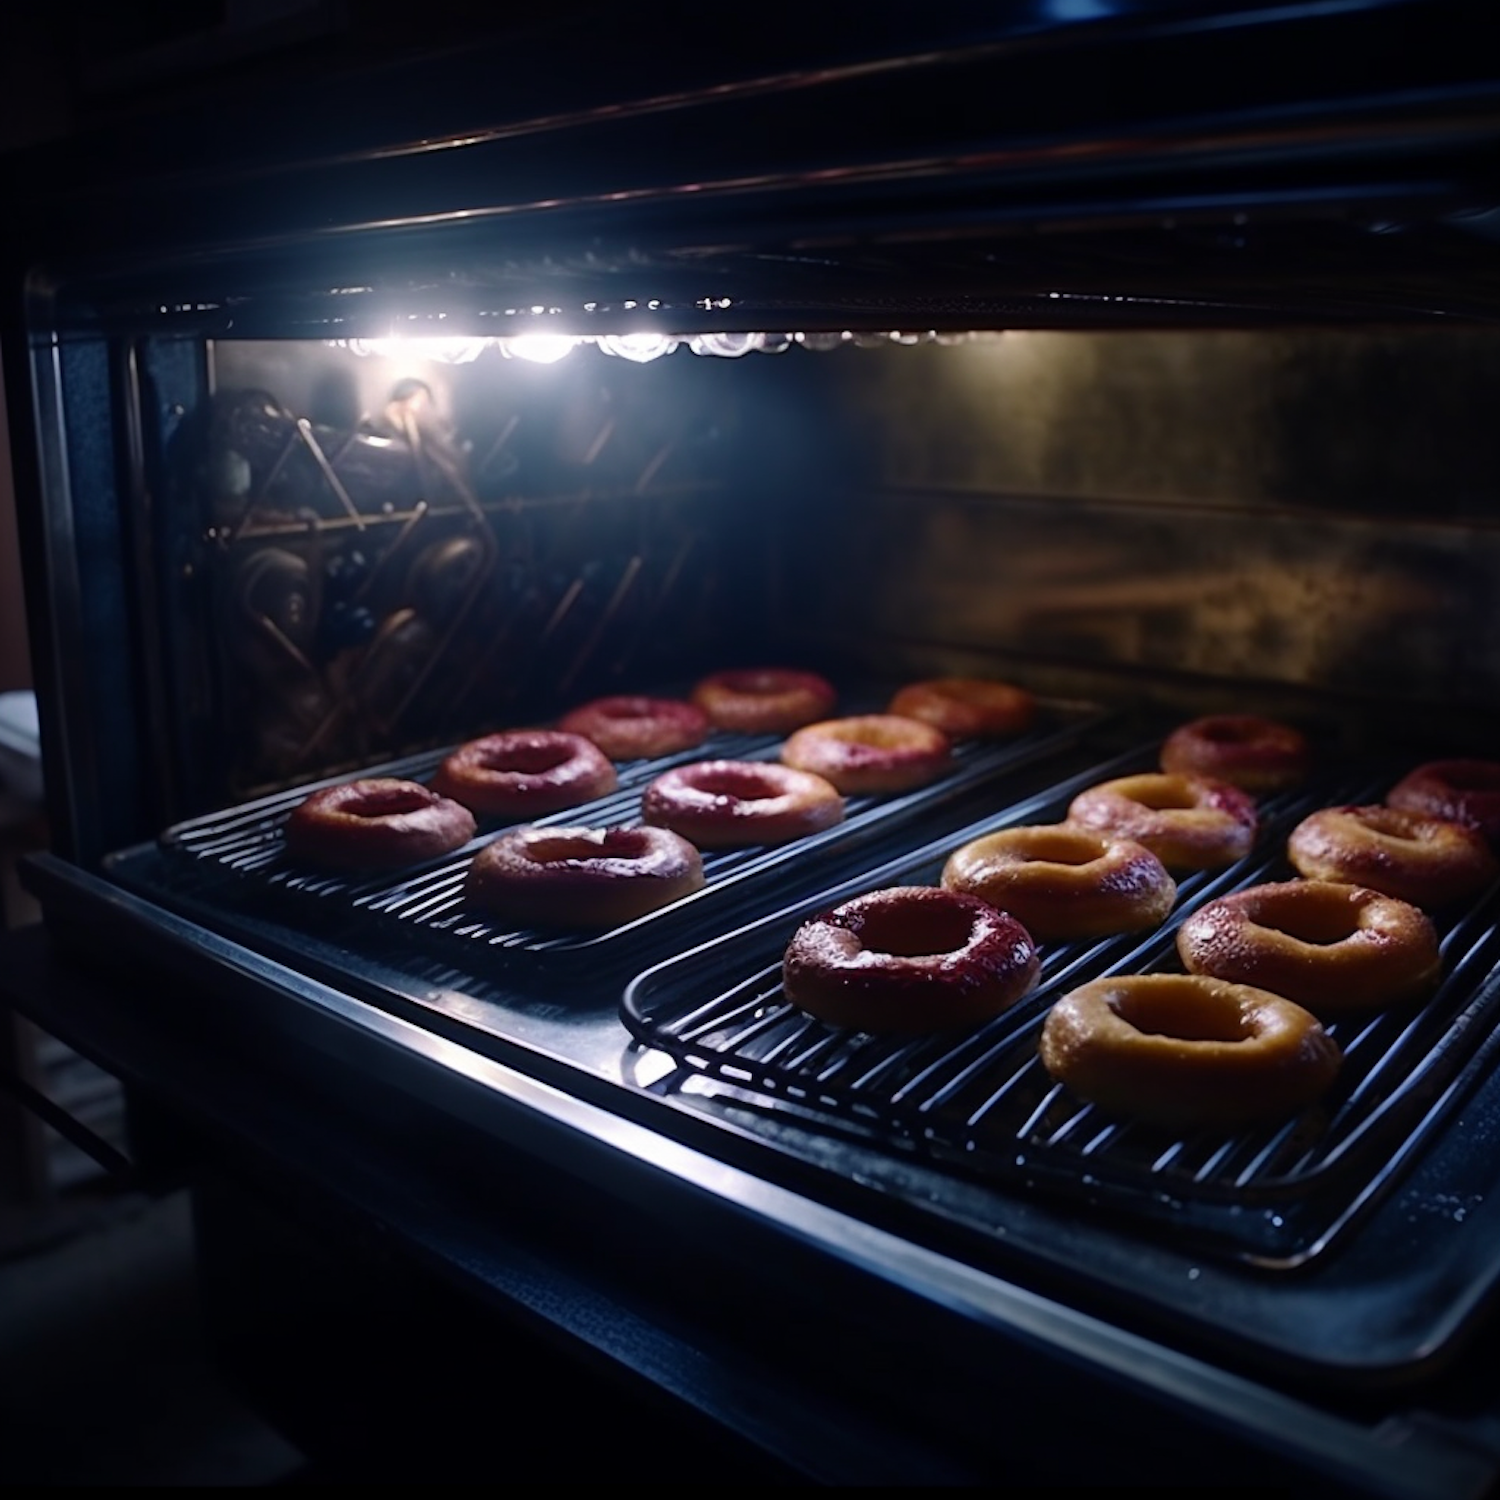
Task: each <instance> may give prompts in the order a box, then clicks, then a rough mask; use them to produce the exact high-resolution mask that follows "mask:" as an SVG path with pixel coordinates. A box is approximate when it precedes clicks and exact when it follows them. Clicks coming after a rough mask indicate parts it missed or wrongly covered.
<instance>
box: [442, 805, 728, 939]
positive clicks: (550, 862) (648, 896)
mask: <svg viewBox="0 0 1500 1500" xmlns="http://www.w3.org/2000/svg"><path fill="white" fill-rule="evenodd" d="M702 885H703V861H702V860H701V859H699V857H698V851H697V850H696V849H695V848H693V846H692V845H691V844H690V843H688V841H687V840H686V839H684V838H680V837H678V835H677V834H675V833H672V832H671V831H670V830H669V829H666V828H513V829H511V830H510V831H509V832H508V833H503V834H501V835H500V837H499V838H497V839H496V840H495V841H494V842H493V843H490V844H486V845H485V847H484V848H483V849H481V850H480V851H479V853H478V854H477V855H475V856H474V862H473V864H472V865H471V866H470V867H469V874H468V879H467V881H466V883H465V886H464V889H465V892H466V894H467V896H468V898H469V900H470V901H471V902H472V903H473V904H474V905H475V906H479V907H483V908H484V909H485V910H486V911H490V912H493V913H495V914H496V915H497V916H501V917H504V918H505V919H506V920H507V921H510V922H514V923H516V925H517V926H521V927H575V928H576V927H591V928H597V927H618V926H620V925H622V924H623V923H625V922H633V921H634V920H635V919H636V918H637V917H643V916H645V915H646V913H647V912H652V911H656V910H657V909H658V908H660V907H663V906H666V905H667V904H668V903H669V902H672V901H676V900H678V899H680V898H681V897H683V896H687V895H691V894H692V892H694V891H696V890H698V889H700V888H701V887H702Z"/></svg>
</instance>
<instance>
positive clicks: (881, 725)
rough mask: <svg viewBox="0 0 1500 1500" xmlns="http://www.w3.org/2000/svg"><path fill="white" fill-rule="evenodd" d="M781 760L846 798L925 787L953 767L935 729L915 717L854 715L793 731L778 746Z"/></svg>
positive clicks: (942, 736)
mask: <svg viewBox="0 0 1500 1500" xmlns="http://www.w3.org/2000/svg"><path fill="white" fill-rule="evenodd" d="M781 758H782V760H783V761H784V762H785V763H786V764H787V765H789V766H795V767H796V768H797V769H798V770H799V771H811V772H812V773H813V774H814V775H815V776H822V777H823V778H824V779H825V780H828V781H831V782H832V783H833V784H834V786H836V787H837V788H838V789H839V791H841V792H842V793H843V794H844V795H845V796H846V797H852V796H858V795H861V794H868V793H872V792H904V791H906V790H907V789H908V788H910V787H916V786H925V785H926V784H927V783H928V782H929V781H935V780H937V778H938V777H939V776H941V775H942V774H943V773H944V772H945V771H947V770H948V768H949V767H950V766H951V765H952V764H953V747H952V746H951V745H950V744H949V742H948V736H947V735H946V734H944V733H943V731H942V730H941V729H934V728H933V727H932V725H931V724H924V723H922V722H921V720H920V719H906V718H902V717H901V716H900V715H899V714H860V715H857V716H856V717H854V718H851V719H824V720H823V721H822V722H821V723H819V724H809V725H808V726H807V727H806V728H805V729H799V730H798V731H797V732H796V734H794V735H792V737H791V738H790V739H789V740H787V742H786V744H784V745H783V746H782V747H781Z"/></svg>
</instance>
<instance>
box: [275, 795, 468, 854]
mask: <svg viewBox="0 0 1500 1500" xmlns="http://www.w3.org/2000/svg"><path fill="white" fill-rule="evenodd" d="M473 837H474V816H473V814H472V813H471V812H470V811H469V810H468V808H466V807H462V806H460V805H459V804H458V803H457V802H454V801H451V800H450V799H449V798H447V797H443V796H440V795H439V794H438V793H437V792H434V791H429V790H428V789H427V788H426V787H425V786H423V785H422V784H421V783H420V782H417V781H401V780H398V779H397V778H396V777H394V776H372V777H367V778H366V779H364V780H362V781H345V782H342V783H341V784H340V785H338V786H327V787H324V788H323V789H322V790H321V791H317V792H313V793H312V795H311V796H309V797H307V798H306V799H304V800H303V801H302V802H299V803H298V804H297V806H296V807H294V808H293V809H292V811H291V813H290V814H289V816H288V817H287V820H286V849H287V853H288V854H289V855H290V856H291V857H292V858H293V859H294V860H298V861H300V862H302V863H306V864H310V865H320V866H323V867H325V868H328V869H333V870H350V871H358V870H392V869H397V868H399V867H400V866H402V865H415V864H420V863H421V862H422V861H423V860H428V859H437V858H438V857H439V856H440V855H444V854H449V853H451V852H452V851H453V850H454V849H457V848H459V847H460V846H462V845H464V844H467V843H468V842H469V840H470V839H471V838H473Z"/></svg>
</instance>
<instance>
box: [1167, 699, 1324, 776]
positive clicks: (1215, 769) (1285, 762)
mask: <svg viewBox="0 0 1500 1500" xmlns="http://www.w3.org/2000/svg"><path fill="white" fill-rule="evenodd" d="M1311 758H1312V752H1311V749H1310V747H1309V746H1308V743H1307V740H1306V738H1305V737H1304V736H1303V734H1302V732H1301V731H1300V730H1297V729H1293V728H1292V726H1291V725H1290V724H1281V723H1278V722H1277V721H1276V720H1275V719H1262V718H1259V717H1258V716H1257V715H1255V714H1212V715H1210V716H1209V717H1208V718H1205V719H1194V720H1193V721H1192V722H1191V723H1188V724H1183V725H1181V726H1180V727H1179V728H1177V729H1174V730H1173V731H1172V733H1171V734H1169V735H1168V736H1167V739H1166V743H1165V744H1163V745H1162V747H1161V768H1162V770H1163V771H1167V772H1169V773H1171V774H1174V775H1181V776H1206V777H1207V778H1208V779H1209V780H1210V781H1227V782H1228V783H1229V784H1230V786H1237V787H1239V788H1240V790H1241V791H1245V792H1255V793H1257V794H1258V795H1263V794H1265V793H1267V792H1281V791H1285V790H1286V789H1287V788H1288V787H1294V786H1296V785H1297V784H1298V783H1299V782H1301V781H1303V780H1305V779H1306V777H1307V770H1308V766H1309V764H1310V762H1311Z"/></svg>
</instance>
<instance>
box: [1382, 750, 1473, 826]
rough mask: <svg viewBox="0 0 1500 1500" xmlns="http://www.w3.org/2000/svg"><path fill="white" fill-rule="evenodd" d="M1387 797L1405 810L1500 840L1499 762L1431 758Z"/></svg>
mask: <svg viewBox="0 0 1500 1500" xmlns="http://www.w3.org/2000/svg"><path fill="white" fill-rule="evenodd" d="M1385 800H1386V802H1387V804H1388V805H1389V806H1391V807H1399V808H1400V809H1401V810H1402V811H1403V812H1414V813H1420V814H1421V815H1422V816H1423V817H1424V818H1443V819H1445V820H1446V821H1448V822H1450V823H1463V824H1464V825H1465V826H1467V827H1469V828H1477V829H1478V830H1479V831H1480V832H1481V833H1482V834H1483V835H1484V836H1485V838H1487V839H1488V840H1489V841H1490V842H1491V843H1492V844H1493V843H1496V842H1497V841H1500V762H1497V761H1493V760H1431V761H1428V762H1427V763H1426V764H1425V765H1421V766H1418V767H1416V769H1415V770H1412V771H1409V772H1407V774H1406V775H1405V776H1403V777H1402V778H1401V780H1400V781H1398V782H1397V783H1396V785H1395V786H1393V787H1392V788H1391V791H1390V795H1389V796H1387V797H1386V799H1385Z"/></svg>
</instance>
